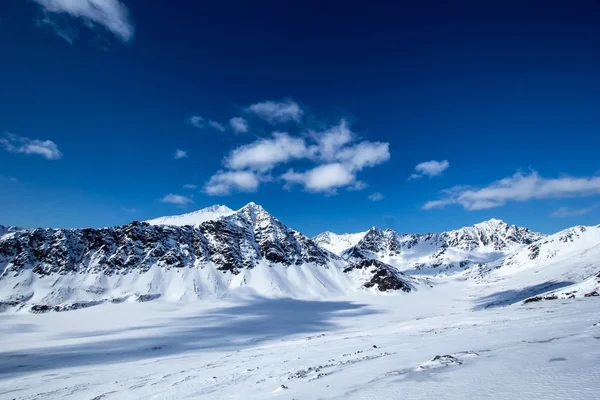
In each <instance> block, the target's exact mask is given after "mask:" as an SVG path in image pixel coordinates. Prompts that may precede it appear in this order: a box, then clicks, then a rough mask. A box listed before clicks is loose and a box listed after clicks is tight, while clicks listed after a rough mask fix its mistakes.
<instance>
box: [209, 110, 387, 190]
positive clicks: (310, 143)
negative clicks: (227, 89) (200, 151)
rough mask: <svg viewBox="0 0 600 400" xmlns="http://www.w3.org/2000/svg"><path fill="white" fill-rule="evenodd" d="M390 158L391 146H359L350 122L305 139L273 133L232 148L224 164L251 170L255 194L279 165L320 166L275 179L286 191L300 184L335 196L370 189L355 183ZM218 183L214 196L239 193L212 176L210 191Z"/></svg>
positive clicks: (233, 186) (379, 144)
mask: <svg viewBox="0 0 600 400" xmlns="http://www.w3.org/2000/svg"><path fill="white" fill-rule="evenodd" d="M389 158H390V152H389V144H388V143H382V142H370V141H362V142H358V143H356V142H355V135H354V134H353V133H352V132H351V131H350V128H349V126H348V124H347V122H346V121H345V120H341V121H340V123H339V124H337V125H334V126H332V127H330V128H328V129H326V130H324V131H321V132H315V131H309V132H305V134H304V135H302V136H292V135H290V134H288V133H284V132H274V133H273V134H272V135H271V137H269V138H261V139H258V140H255V141H254V142H251V143H248V144H245V145H242V146H239V147H237V148H235V149H233V150H232V151H231V152H230V153H229V154H228V155H227V156H226V157H225V159H224V165H225V167H226V168H227V169H228V170H230V171H238V172H251V173H252V176H254V177H255V178H256V180H253V184H255V185H256V187H254V186H253V187H252V188H253V190H255V189H256V188H257V187H258V186H259V185H260V183H261V182H263V181H266V180H269V181H271V180H273V179H272V178H271V175H270V174H271V171H272V170H273V169H274V168H275V167H277V166H279V165H282V164H286V163H291V162H293V161H305V162H306V161H308V162H310V163H314V164H316V166H314V167H311V168H308V169H306V170H304V171H297V170H294V169H290V170H288V171H287V172H286V173H284V174H282V175H281V176H280V177H279V179H275V180H276V181H280V182H283V183H284V186H285V188H286V189H290V188H292V187H293V186H294V185H300V186H302V187H304V189H305V190H307V191H310V192H324V193H326V194H333V193H335V191H336V189H338V188H346V189H348V190H361V189H364V188H365V187H366V186H367V185H366V183H364V182H362V181H359V180H357V173H358V172H359V171H361V170H362V169H364V168H367V167H373V166H375V165H378V164H381V163H383V162H385V161H387V160H389ZM223 173H224V172H223V171H220V172H219V173H218V174H217V175H218V176H219V177H221V175H222V174H223ZM267 174H269V175H268V176H267ZM217 175H216V176H217ZM215 179H216V178H215ZM215 182H217V183H218V184H219V188H220V190H210V191H211V192H213V193H215V194H229V193H231V192H232V191H234V190H237V189H238V188H237V187H236V185H233V184H231V182H224V181H223V180H222V179H218V180H214V181H213V180H212V178H211V181H210V182H209V183H207V187H208V186H211V187H212V186H215ZM205 190H206V187H205Z"/></svg>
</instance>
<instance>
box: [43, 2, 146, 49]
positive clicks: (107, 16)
mask: <svg viewBox="0 0 600 400" xmlns="http://www.w3.org/2000/svg"><path fill="white" fill-rule="evenodd" d="M33 1H34V2H36V3H38V4H39V5H40V6H41V7H42V9H43V11H44V13H45V17H44V19H43V20H42V21H41V22H43V23H44V24H45V25H48V26H50V27H51V28H53V29H54V31H55V32H56V33H57V34H58V35H59V36H61V37H62V38H63V39H65V40H67V41H68V42H69V43H72V42H73V39H74V35H73V30H72V29H66V28H64V27H61V26H60V25H59V24H57V23H55V22H54V21H53V18H52V17H53V16H56V15H61V14H62V15H68V16H70V17H73V18H78V19H81V20H83V22H84V23H85V25H86V26H88V27H90V28H94V27H96V26H101V27H103V28H104V29H106V30H108V31H109V32H111V33H112V34H113V35H115V37H116V38H117V39H119V40H120V41H122V42H129V41H130V40H132V39H133V35H134V27H133V24H132V22H131V19H130V18H129V10H128V9H127V7H126V6H125V4H124V3H123V2H121V1H119V0H33Z"/></svg>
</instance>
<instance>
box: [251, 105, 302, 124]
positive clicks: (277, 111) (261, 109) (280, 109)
mask: <svg viewBox="0 0 600 400" xmlns="http://www.w3.org/2000/svg"><path fill="white" fill-rule="evenodd" d="M246 111H247V112H249V113H252V114H254V115H256V116H258V117H260V118H262V119H264V120H265V121H268V122H269V123H271V124H277V123H282V122H290V121H295V122H299V121H300V119H301V118H302V115H303V114H304V111H302V108H300V106H299V105H298V104H297V103H295V102H293V101H291V100H285V101H281V102H275V101H263V102H261V103H256V104H252V105H251V106H249V107H248V108H246Z"/></svg>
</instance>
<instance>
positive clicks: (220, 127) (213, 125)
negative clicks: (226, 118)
mask: <svg viewBox="0 0 600 400" xmlns="http://www.w3.org/2000/svg"><path fill="white" fill-rule="evenodd" d="M208 125H209V126H210V127H211V128H214V129H216V130H218V131H220V132H225V127H224V126H223V125H221V124H220V123H218V122H217V121H208Z"/></svg>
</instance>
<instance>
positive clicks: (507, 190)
mask: <svg viewBox="0 0 600 400" xmlns="http://www.w3.org/2000/svg"><path fill="white" fill-rule="evenodd" d="M442 193H443V194H444V196H443V197H442V198H441V199H439V200H433V201H429V202H427V203H425V204H424V205H423V208H424V209H426V210H428V209H431V208H441V207H445V206H447V205H451V204H457V205H460V206H462V207H464V208H465V209H466V210H483V209H488V208H494V207H500V206H503V205H504V204H506V203H507V202H509V201H521V202H523V201H529V200H532V199H550V198H566V197H581V196H592V195H600V176H593V177H583V178H576V177H569V176H563V177H559V178H550V179H548V178H544V177H542V176H540V175H539V174H538V173H537V172H536V171H532V172H531V173H529V174H523V173H521V172H517V173H516V174H514V175H512V176H509V177H507V178H504V179H501V180H499V181H496V182H492V183H491V184H489V185H487V186H485V187H482V188H474V187H472V186H455V187H453V188H450V189H446V190H444V191H443V192H442Z"/></svg>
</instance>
